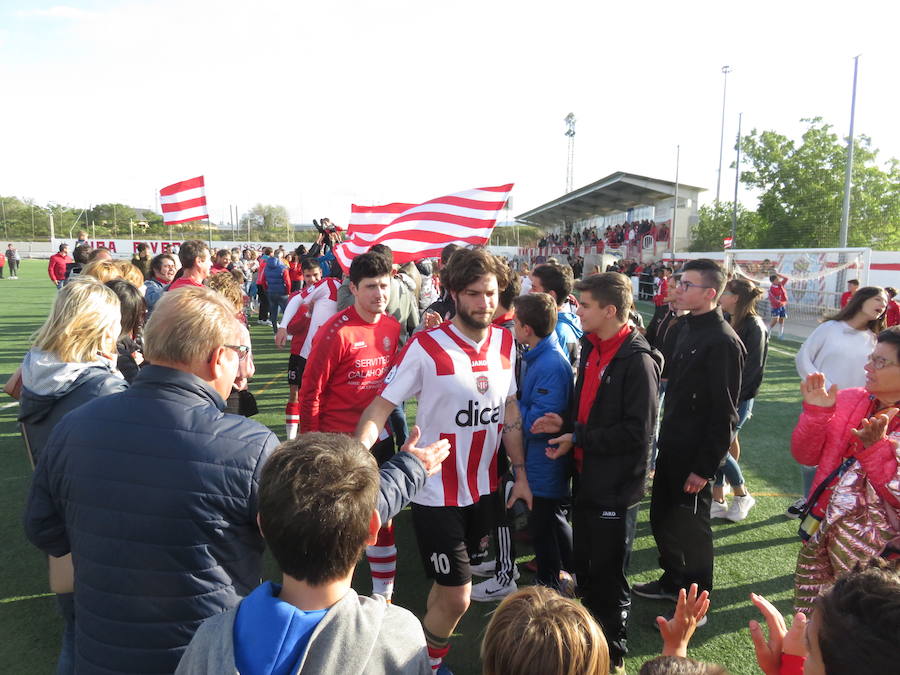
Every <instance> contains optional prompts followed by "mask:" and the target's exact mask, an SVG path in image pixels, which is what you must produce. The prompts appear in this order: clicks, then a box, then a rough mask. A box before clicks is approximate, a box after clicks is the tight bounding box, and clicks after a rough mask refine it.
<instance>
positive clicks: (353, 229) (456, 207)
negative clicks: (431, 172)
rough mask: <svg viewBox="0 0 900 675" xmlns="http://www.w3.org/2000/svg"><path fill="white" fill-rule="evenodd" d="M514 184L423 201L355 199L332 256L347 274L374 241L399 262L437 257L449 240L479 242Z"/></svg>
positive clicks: (486, 236) (487, 234)
mask: <svg viewBox="0 0 900 675" xmlns="http://www.w3.org/2000/svg"><path fill="white" fill-rule="evenodd" d="M512 187H513V184H512V183H509V184H508V185H499V186H497V187H483V188H475V189H473V190H465V191H463V192H457V193H455V194H452V195H447V196H445V197H438V198H437V199H432V200H430V201H427V202H423V203H422V204H385V205H384V206H359V205H357V204H353V205H352V206H351V207H350V223H349V225H348V228H347V239H346V241H345V242H344V243H342V244H340V245H338V246H336V247H335V250H334V255H335V258H337V261H338V263H339V264H340V266H341V268H342V269H343V270H344V272H345V273H346V272H347V271H349V269H350V263H351V262H352V261H353V259H354V258H355V257H356V256H358V255H359V254H360V253H365V252H366V251H368V250H369V248H370V247H372V246H373V245H375V244H384V245H385V246H389V247H390V249H391V251H392V252H393V254H394V262H395V263H398V264H401V265H402V264H403V263H407V262H413V261H416V260H421V259H423V258H437V257H438V256H440V254H441V249H442V248H444V246H446V245H447V244H459V245H460V246H469V245H476V246H483V245H485V244H486V243H487V242H488V239H490V236H491V230H492V229H493V228H494V225H495V224H496V222H497V215H498V214H499V212H500V209H502V208H503V206H504V205H505V204H506V200H507V198H508V197H509V193H510V191H511V190H512Z"/></svg>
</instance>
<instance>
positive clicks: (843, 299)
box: [841, 291, 853, 308]
mask: <svg viewBox="0 0 900 675" xmlns="http://www.w3.org/2000/svg"><path fill="white" fill-rule="evenodd" d="M852 297H853V291H844V294H843V295H841V307H842V308H843V307H845V306H846V305H847V303H848V302H850V298H852Z"/></svg>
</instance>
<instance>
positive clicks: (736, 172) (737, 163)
mask: <svg viewBox="0 0 900 675" xmlns="http://www.w3.org/2000/svg"><path fill="white" fill-rule="evenodd" d="M743 117H744V113H738V133H737V159H736V160H735V162H734V204H732V205H731V248H737V247H736V246H735V242H736V241H737V211H738V181H740V179H741V121H742V118H743Z"/></svg>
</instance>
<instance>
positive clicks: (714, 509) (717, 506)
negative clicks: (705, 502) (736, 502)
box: [709, 499, 729, 518]
mask: <svg viewBox="0 0 900 675" xmlns="http://www.w3.org/2000/svg"><path fill="white" fill-rule="evenodd" d="M728 513H729V510H728V502H725V501H722V502H717V501H716V500H715V499H713V500H712V506H710V507H709V517H710V518H727V517H728Z"/></svg>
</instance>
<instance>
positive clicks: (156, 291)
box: [144, 277, 167, 314]
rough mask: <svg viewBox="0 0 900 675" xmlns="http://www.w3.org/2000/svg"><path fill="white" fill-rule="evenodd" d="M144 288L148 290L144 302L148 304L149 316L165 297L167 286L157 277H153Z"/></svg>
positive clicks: (146, 282)
mask: <svg viewBox="0 0 900 675" xmlns="http://www.w3.org/2000/svg"><path fill="white" fill-rule="evenodd" d="M144 288H146V289H147V290H146V291H145V292H144V301H145V302H146V303H147V313H148V314H149V313H150V312H152V311H153V308H154V307H155V306H156V303H157V302H159V299H160V298H161V297H162V296H163V293H164V292H165V290H166V288H167V286H165V285H163V284H162V282H160V281H159V280H158V279H157V278H156V277H153V278H152V279H147V281H145V282H144Z"/></svg>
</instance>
